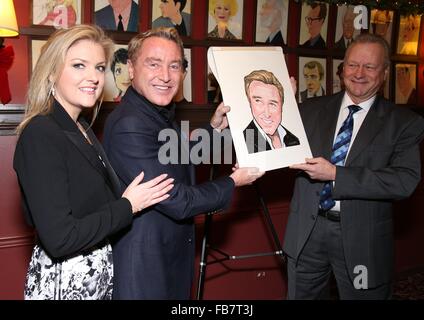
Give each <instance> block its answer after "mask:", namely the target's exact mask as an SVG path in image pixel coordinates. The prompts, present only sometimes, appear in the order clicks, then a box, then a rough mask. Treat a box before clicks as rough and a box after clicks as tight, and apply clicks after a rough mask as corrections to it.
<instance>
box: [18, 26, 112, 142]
mask: <svg viewBox="0 0 424 320" xmlns="http://www.w3.org/2000/svg"><path fill="white" fill-rule="evenodd" d="M80 40H90V41H93V42H94V43H97V44H99V45H101V46H102V48H103V50H104V52H105V57H106V61H107V62H108V64H109V62H110V60H111V57H112V54H113V50H114V43H113V41H112V40H111V39H110V38H109V37H108V36H106V34H105V33H104V32H103V30H102V29H100V28H99V27H97V26H92V25H84V24H82V25H76V26H74V27H71V28H69V29H60V30H58V31H56V32H55V33H53V34H52V35H51V36H50V38H49V39H48V40H47V42H46V43H45V44H44V45H43V47H42V48H41V53H40V57H39V58H38V61H37V64H36V65H35V68H34V70H33V72H32V76H31V80H30V83H29V89H28V95H27V102H26V109H25V115H24V118H23V120H22V122H21V123H20V124H19V126H18V127H17V128H16V132H17V134H18V135H19V134H20V133H21V132H22V130H23V129H24V128H25V127H26V126H27V125H28V123H29V122H30V121H31V119H32V118H34V117H35V116H37V115H40V114H48V113H51V111H52V106H53V100H54V98H53V95H52V94H51V93H52V88H53V86H54V84H55V83H56V81H57V80H58V79H59V77H60V74H61V72H62V70H63V66H64V62H65V56H66V54H67V52H68V50H69V48H70V47H72V46H73V45H74V44H75V43H76V42H78V41H80ZM96 114H97V112H96V111H95V112H94V116H93V120H94V118H95V116H96Z"/></svg>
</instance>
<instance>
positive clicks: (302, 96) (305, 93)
mask: <svg viewBox="0 0 424 320" xmlns="http://www.w3.org/2000/svg"><path fill="white" fill-rule="evenodd" d="M321 90H322V94H323V95H325V90H324V88H323V87H321ZM314 98H315V97H314ZM306 99H311V98H308V89H305V90H303V91H300V102H304V101H305V100H306Z"/></svg>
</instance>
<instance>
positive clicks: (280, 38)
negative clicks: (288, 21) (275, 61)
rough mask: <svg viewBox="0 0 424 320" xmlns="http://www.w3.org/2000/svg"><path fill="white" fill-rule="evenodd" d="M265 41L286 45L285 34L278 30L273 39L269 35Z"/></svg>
mask: <svg viewBox="0 0 424 320" xmlns="http://www.w3.org/2000/svg"><path fill="white" fill-rule="evenodd" d="M265 43H270V44H273V45H278V46H284V39H283V35H282V34H281V31H278V32H277V34H276V35H275V36H274V38H272V40H271V41H270V39H269V37H268V38H267V39H266V41H265Z"/></svg>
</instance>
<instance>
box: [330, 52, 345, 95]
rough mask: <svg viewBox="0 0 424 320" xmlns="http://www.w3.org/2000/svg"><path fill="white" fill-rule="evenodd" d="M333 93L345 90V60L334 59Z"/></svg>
mask: <svg viewBox="0 0 424 320" xmlns="http://www.w3.org/2000/svg"><path fill="white" fill-rule="evenodd" d="M332 87H333V94H334V93H337V92H340V91H342V90H344V88H345V86H344V82H343V60H342V59H333V81H332Z"/></svg>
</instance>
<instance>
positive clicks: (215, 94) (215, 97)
mask: <svg viewBox="0 0 424 320" xmlns="http://www.w3.org/2000/svg"><path fill="white" fill-rule="evenodd" d="M207 88H208V92H207V100H208V103H213V104H217V103H220V102H221V101H222V92H221V88H220V87H219V83H218V80H216V77H215V75H214V74H213V72H212V70H211V68H210V67H209V65H208V70H207Z"/></svg>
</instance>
